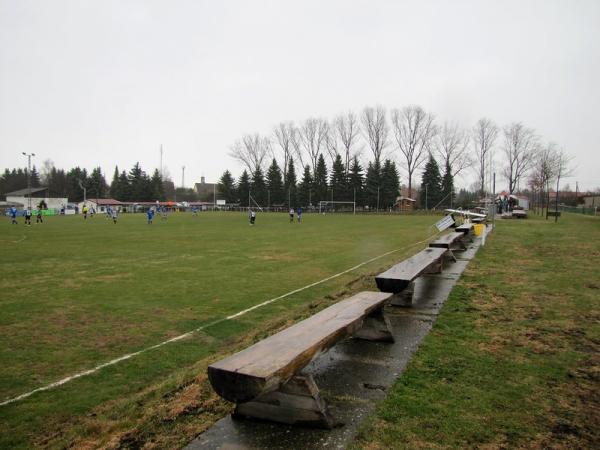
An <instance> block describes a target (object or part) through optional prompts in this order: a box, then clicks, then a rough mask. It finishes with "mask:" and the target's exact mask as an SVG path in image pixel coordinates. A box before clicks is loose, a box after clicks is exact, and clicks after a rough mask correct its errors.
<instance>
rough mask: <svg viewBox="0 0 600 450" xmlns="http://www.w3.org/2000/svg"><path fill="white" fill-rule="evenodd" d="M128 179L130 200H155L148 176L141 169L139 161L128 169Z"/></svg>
mask: <svg viewBox="0 0 600 450" xmlns="http://www.w3.org/2000/svg"><path fill="white" fill-rule="evenodd" d="M128 179H129V189H130V200H131V201H138V202H149V201H153V200H155V199H153V198H152V197H153V195H152V188H151V186H150V178H148V175H146V172H144V171H143V170H142V167H141V166H140V163H139V162H136V163H135V164H134V166H133V167H132V168H131V170H130V171H129V175H128Z"/></svg>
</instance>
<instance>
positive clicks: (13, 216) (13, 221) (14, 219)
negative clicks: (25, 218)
mask: <svg viewBox="0 0 600 450" xmlns="http://www.w3.org/2000/svg"><path fill="white" fill-rule="evenodd" d="M10 218H11V222H10V223H11V224H12V225H18V222H17V208H15V207H14V206H12V207H11V208H10Z"/></svg>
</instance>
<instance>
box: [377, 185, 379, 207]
mask: <svg viewBox="0 0 600 450" xmlns="http://www.w3.org/2000/svg"><path fill="white" fill-rule="evenodd" d="M377 214H379V186H377Z"/></svg>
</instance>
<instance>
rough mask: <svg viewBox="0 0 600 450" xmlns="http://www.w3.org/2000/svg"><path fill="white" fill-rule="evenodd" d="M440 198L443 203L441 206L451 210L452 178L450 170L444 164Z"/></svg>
mask: <svg viewBox="0 0 600 450" xmlns="http://www.w3.org/2000/svg"><path fill="white" fill-rule="evenodd" d="M442 197H443V198H444V201H443V202H442V205H443V206H444V207H446V208H451V207H452V205H453V203H454V197H455V193H454V177H453V176H452V168H451V167H450V164H448V163H447V162H446V170H445V172H444V176H443V177H442Z"/></svg>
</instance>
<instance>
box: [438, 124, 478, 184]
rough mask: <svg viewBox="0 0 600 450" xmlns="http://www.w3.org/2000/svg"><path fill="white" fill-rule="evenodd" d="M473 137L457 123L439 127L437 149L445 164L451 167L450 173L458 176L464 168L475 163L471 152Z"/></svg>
mask: <svg viewBox="0 0 600 450" xmlns="http://www.w3.org/2000/svg"><path fill="white" fill-rule="evenodd" d="M470 142H471V138H470V136H469V133H467V132H466V131H464V130H461V129H460V128H459V126H458V125H457V124H448V122H444V126H443V127H441V128H440V129H439V133H438V134H437V139H436V149H437V153H438V155H439V156H440V158H441V160H442V163H443V166H444V167H446V166H448V167H450V173H451V174H452V176H453V177H456V176H457V175H458V174H459V173H461V172H462V171H463V170H465V169H467V168H468V167H471V166H472V165H473V158H472V157H471V155H470V153H469V150H470V149H469V144H470Z"/></svg>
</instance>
